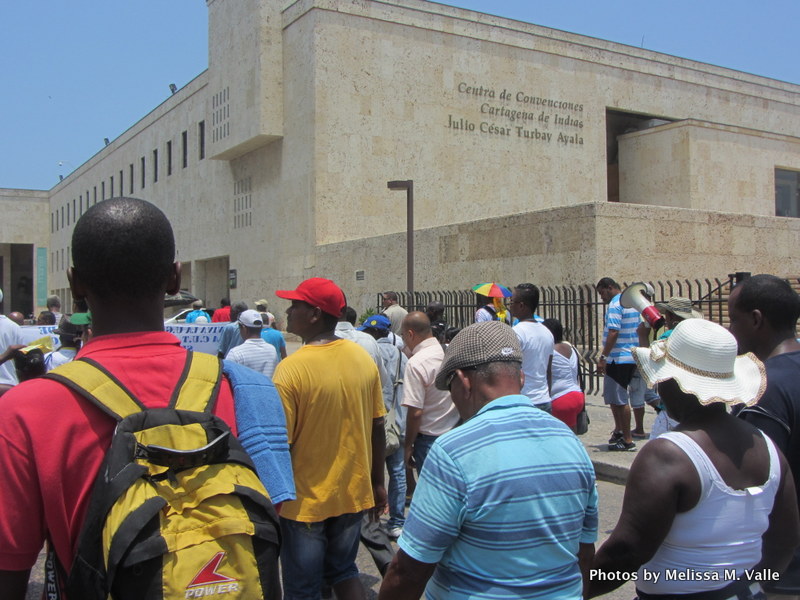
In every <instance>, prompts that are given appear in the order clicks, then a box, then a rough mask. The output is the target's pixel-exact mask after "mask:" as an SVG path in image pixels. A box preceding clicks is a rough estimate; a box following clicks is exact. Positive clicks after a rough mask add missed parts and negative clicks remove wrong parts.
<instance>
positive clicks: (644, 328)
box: [636, 321, 650, 348]
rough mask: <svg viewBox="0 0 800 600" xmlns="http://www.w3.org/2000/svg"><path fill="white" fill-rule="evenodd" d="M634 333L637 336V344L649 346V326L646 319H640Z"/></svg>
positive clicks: (644, 346)
mask: <svg viewBox="0 0 800 600" xmlns="http://www.w3.org/2000/svg"><path fill="white" fill-rule="evenodd" d="M636 335H637V336H638V337H639V346H640V347H642V348H649V347H650V326H649V325H648V324H647V321H642V322H641V323H639V326H638V327H637V328H636Z"/></svg>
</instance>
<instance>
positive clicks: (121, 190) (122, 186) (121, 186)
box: [119, 169, 125, 196]
mask: <svg viewBox="0 0 800 600" xmlns="http://www.w3.org/2000/svg"><path fill="white" fill-rule="evenodd" d="M119 195H120V196H124V195H125V183H124V182H123V180H122V170H121V169H120V172H119Z"/></svg>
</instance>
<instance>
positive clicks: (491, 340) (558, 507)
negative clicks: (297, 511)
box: [379, 321, 597, 600]
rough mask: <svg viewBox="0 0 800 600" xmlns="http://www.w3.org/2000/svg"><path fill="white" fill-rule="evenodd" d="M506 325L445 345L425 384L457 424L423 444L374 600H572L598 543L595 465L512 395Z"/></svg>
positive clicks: (514, 345) (517, 360) (512, 351)
mask: <svg viewBox="0 0 800 600" xmlns="http://www.w3.org/2000/svg"><path fill="white" fill-rule="evenodd" d="M521 365H522V349H521V347H520V343H519V339H518V338H517V336H516V334H515V333H514V331H513V330H512V329H511V327H509V326H508V325H506V324H504V323H501V322H499V321H486V322H481V323H475V324H474V325H470V326H469V327H466V328H465V329H464V330H462V331H461V332H460V333H459V334H458V335H457V336H456V337H455V338H454V339H453V341H452V342H451V343H450V345H449V346H448V348H447V351H446V352H445V355H444V361H443V362H442V366H441V368H440V369H439V372H438V374H437V376H436V387H437V388H438V389H440V390H450V394H451V396H452V398H453V402H454V403H455V405H456V408H457V409H458V412H459V414H460V415H461V418H462V419H463V420H464V423H463V424H462V425H460V426H458V427H456V428H455V429H453V430H452V431H450V432H448V433H445V434H444V435H442V436H440V437H439V438H438V439H437V440H436V441H435V442H434V444H433V446H432V448H431V450H430V453H429V454H428V457H427V459H426V462H425V467H424V468H423V469H422V472H421V474H420V480H419V482H418V483H417V489H416V491H415V492H414V500H413V501H412V502H411V508H410V510H409V514H408V518H407V519H406V524H405V527H404V529H403V534H402V535H401V536H400V539H399V541H398V545H399V547H400V550H399V551H398V553H397V555H396V556H395V558H394V560H393V561H392V563H391V565H390V566H389V571H388V572H387V574H386V576H385V578H384V580H383V585H382V586H381V590H380V595H379V599H380V600H394V599H401V598H403V599H409V600H410V599H412V598H413V599H417V598H419V597H420V596H421V595H422V594H423V591H424V593H425V596H426V597H427V598H429V599H432V600H434V599H440V598H487V599H488V598H506V597H508V598H511V597H513V598H562V599H575V600H578V599H580V598H582V590H583V583H584V581H586V582H587V583H588V575H589V571H588V569H589V564H590V563H591V559H592V556H593V554H594V542H595V540H596V539H597V491H596V489H595V479H594V469H593V468H592V463H591V462H590V460H589V457H588V455H587V454H586V451H585V450H584V449H583V446H582V444H581V443H580V442H579V441H578V439H577V438H576V437H575V436H574V435H573V434H572V432H571V431H570V429H569V428H568V427H567V426H566V425H564V424H563V423H562V422H561V421H558V420H557V419H555V418H554V417H553V416H552V415H550V414H548V413H546V412H545V411H542V410H540V409H538V408H535V407H534V406H533V405H532V404H531V402H530V399H529V398H528V397H527V396H524V395H522V394H521V393H520V390H521V389H522V380H523V376H522V372H521Z"/></svg>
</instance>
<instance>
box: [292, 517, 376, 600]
mask: <svg viewBox="0 0 800 600" xmlns="http://www.w3.org/2000/svg"><path fill="white" fill-rule="evenodd" d="M362 515H363V512H359V513H351V514H345V515H340V516H338V517H331V518H329V519H325V520H324V521H320V522H318V523H303V522H300V521H293V520H291V519H284V518H283V517H281V534H282V536H283V546H282V548H281V567H282V569H283V597H284V600H293V599H295V598H296V599H298V600H318V599H319V598H320V589H321V586H322V581H323V579H324V580H325V582H326V583H328V584H330V585H332V586H335V585H336V584H338V583H341V582H342V581H345V580H347V579H351V578H352V577H358V567H356V554H357V553H358V539H359V535H360V532H361V517H362Z"/></svg>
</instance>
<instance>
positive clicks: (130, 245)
mask: <svg viewBox="0 0 800 600" xmlns="http://www.w3.org/2000/svg"><path fill="white" fill-rule="evenodd" d="M174 261H175V237H174V236H173V233H172V226H171V225H170V223H169V220H167V217H166V215H164V213H163V212H161V211H160V210H159V209H158V208H157V207H156V206H155V205H153V204H150V203H149V202H145V201H144V200H139V199H138V198H111V199H109V200H105V201H104V202H101V203H100V204H95V205H93V206H91V207H90V208H89V210H87V211H86V212H85V213H84V214H83V216H82V217H81V218H80V219H78V222H77V223H76V224H75V229H74V231H73V232H72V263H73V265H74V269H75V273H76V275H77V276H78V277H79V278H80V280H81V281H82V282H83V283H84V284H85V285H86V287H88V288H89V289H90V290H92V292H94V293H95V294H96V295H97V296H98V297H100V298H108V297H121V296H126V297H128V298H135V299H141V298H148V297H150V296H153V295H157V294H163V293H164V291H165V289H166V285H167V280H168V277H169V274H170V271H171V269H172V265H173V263H174Z"/></svg>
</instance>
